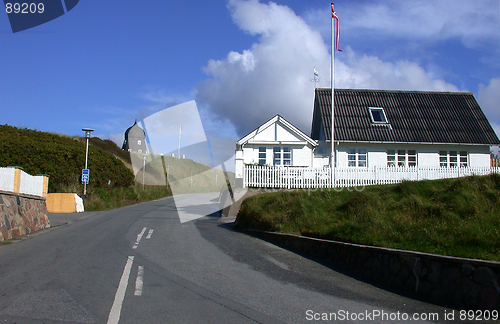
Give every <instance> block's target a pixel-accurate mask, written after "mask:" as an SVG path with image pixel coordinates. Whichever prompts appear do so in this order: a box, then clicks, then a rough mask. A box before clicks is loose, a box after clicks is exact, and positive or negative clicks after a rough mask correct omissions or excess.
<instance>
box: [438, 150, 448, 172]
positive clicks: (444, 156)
mask: <svg viewBox="0 0 500 324" xmlns="http://www.w3.org/2000/svg"><path fill="white" fill-rule="evenodd" d="M439 166H440V167H443V168H446V167H448V152H446V151H439Z"/></svg>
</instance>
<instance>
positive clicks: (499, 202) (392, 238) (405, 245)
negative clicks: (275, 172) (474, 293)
mask: <svg viewBox="0 0 500 324" xmlns="http://www.w3.org/2000/svg"><path fill="white" fill-rule="evenodd" d="M237 224H238V225H237V226H238V228H240V229H245V228H256V229H261V230H267V231H275V232H282V233H292V234H299V235H306V236H312V237H317V238H325V239H331V240H337V241H344V242H351V243H358V244H366V245H373V246H381V247H389V248H397V249H404V250H412V251H420V252H428V253H436V254H442V255H449V256H457V257H467V258H477V259H485V260H495V261H500V175H496V174H494V175H489V176H472V177H466V178H459V179H446V180H434V181H420V182H403V183H401V184H396V185H387V186H371V187H366V188H365V189H364V190H363V191H356V190H352V188H351V189H350V190H348V189H344V190H341V191H338V190H333V189H330V190H317V191H306V190H297V191H289V192H278V193H271V194H264V195H258V196H254V197H251V198H249V199H247V200H245V201H244V202H243V204H242V207H241V210H240V213H239V215H238V220H237Z"/></svg>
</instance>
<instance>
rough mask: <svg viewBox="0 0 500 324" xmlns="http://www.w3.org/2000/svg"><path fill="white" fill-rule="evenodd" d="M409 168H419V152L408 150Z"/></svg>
mask: <svg viewBox="0 0 500 324" xmlns="http://www.w3.org/2000/svg"><path fill="white" fill-rule="evenodd" d="M408 166H409V167H416V166H417V152H416V151H415V150H408Z"/></svg>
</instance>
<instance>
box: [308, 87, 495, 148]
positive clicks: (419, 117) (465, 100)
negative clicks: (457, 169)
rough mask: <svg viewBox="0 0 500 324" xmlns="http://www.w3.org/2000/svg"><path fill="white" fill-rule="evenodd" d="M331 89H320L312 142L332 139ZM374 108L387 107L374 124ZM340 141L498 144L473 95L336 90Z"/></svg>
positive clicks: (336, 132) (315, 103) (314, 114)
mask: <svg viewBox="0 0 500 324" xmlns="http://www.w3.org/2000/svg"><path fill="white" fill-rule="evenodd" d="M330 105H331V89H316V94H315V99H314V113H313V123H312V129H311V137H312V138H313V139H315V140H318V139H320V133H321V128H322V126H323V127H324V129H323V131H324V137H325V138H324V139H326V140H330V132H331V128H330V124H331V119H330V111H331V106H330ZM369 107H380V108H384V111H385V115H386V116H387V122H388V124H385V125H384V124H374V123H372V120H371V118H370V111H369ZM334 117H335V134H334V139H335V141H341V142H342V141H343V142H400V143H450V144H484V145H498V144H500V141H499V139H498V137H497V135H496V134H495V132H494V130H493V128H492V127H491V125H490V123H489V122H488V120H487V119H486V116H485V115H484V113H483V111H482V110H481V107H479V105H478V103H477V102H476V99H475V98H474V96H473V95H472V93H464V92H430V91H387V90H363V89H335V116H334Z"/></svg>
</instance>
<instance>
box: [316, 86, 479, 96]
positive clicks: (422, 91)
mask: <svg viewBox="0 0 500 324" xmlns="http://www.w3.org/2000/svg"><path fill="white" fill-rule="evenodd" d="M316 90H317V91H318V90H319V91H331V88H316ZM335 91H353V92H355V91H356V92H357V91H359V92H391V93H434V94H435V93H447V94H457V95H464V94H467V95H474V94H473V93H472V92H470V91H439V90H390V89H343V88H335Z"/></svg>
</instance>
